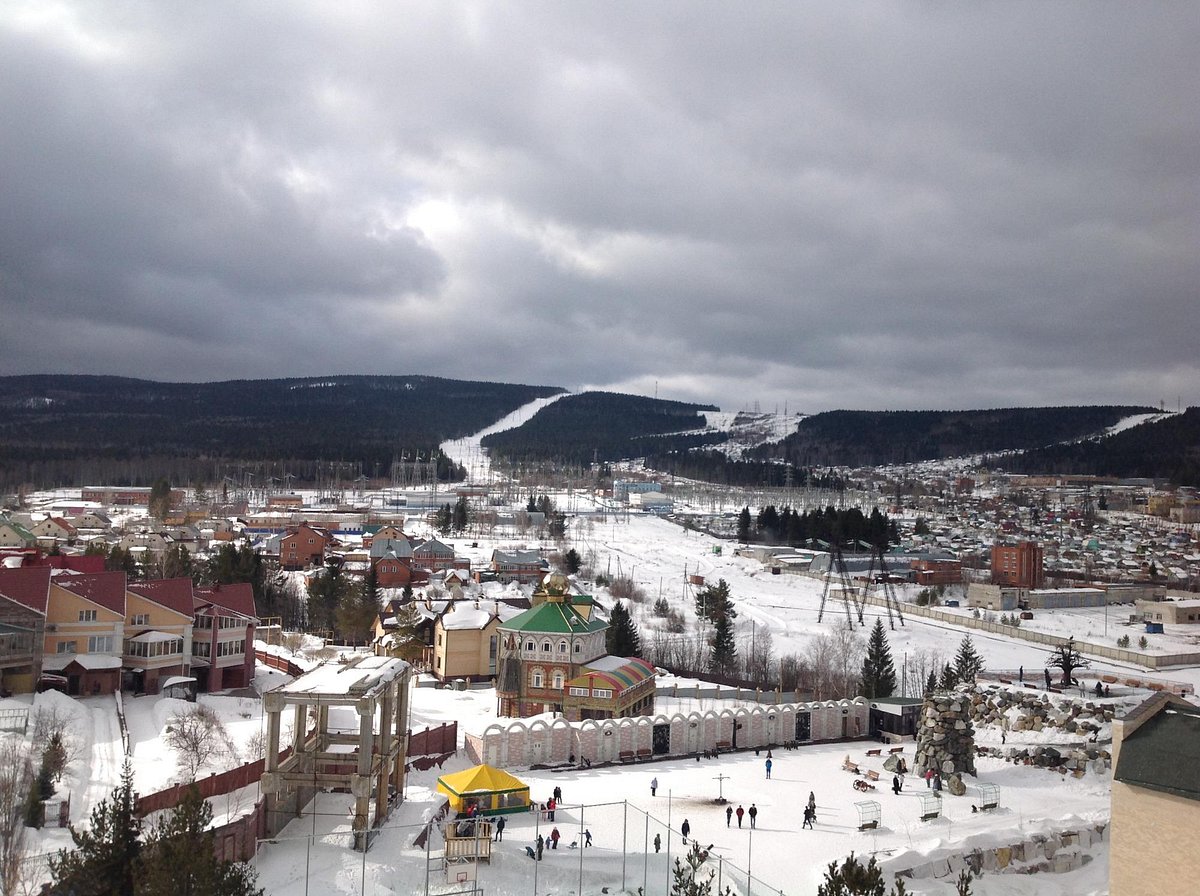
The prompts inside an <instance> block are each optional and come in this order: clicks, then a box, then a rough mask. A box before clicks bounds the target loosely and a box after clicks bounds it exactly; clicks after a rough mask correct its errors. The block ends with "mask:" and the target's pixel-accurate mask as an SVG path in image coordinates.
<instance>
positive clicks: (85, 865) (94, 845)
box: [50, 760, 142, 896]
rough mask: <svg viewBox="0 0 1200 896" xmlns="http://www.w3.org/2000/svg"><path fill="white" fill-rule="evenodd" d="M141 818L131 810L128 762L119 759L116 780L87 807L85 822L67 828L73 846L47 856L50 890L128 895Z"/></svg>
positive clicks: (138, 847) (89, 895)
mask: <svg viewBox="0 0 1200 896" xmlns="http://www.w3.org/2000/svg"><path fill="white" fill-rule="evenodd" d="M141 834H142V822H141V819H139V818H138V817H137V815H136V813H135V812H134V811H133V767H132V766H131V765H130V764H129V761H128V760H126V761H125V767H124V768H123V769H122V770H121V783H120V784H119V785H118V786H117V789H116V790H114V791H113V792H112V795H111V796H109V797H107V798H106V799H103V800H101V801H100V805H98V806H96V807H95V808H94V809H92V814H91V819H90V821H89V823H88V825H87V826H86V827H84V828H81V829H76V828H74V827H72V828H71V839H72V841H74V843H75V848H74V849H73V850H65V849H64V850H61V851H60V852H59V853H58V855H57V856H55V857H53V858H51V859H50V874H51V877H52V878H53V880H54V885H53V888H52V892H53V893H60V894H87V896H133V894H134V869H135V865H136V863H137V859H138V855H139V853H140V851H141Z"/></svg>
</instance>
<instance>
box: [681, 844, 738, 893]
mask: <svg viewBox="0 0 1200 896" xmlns="http://www.w3.org/2000/svg"><path fill="white" fill-rule="evenodd" d="M709 848H710V849H711V848H712V847H711V845H710V846H709ZM706 861H708V850H707V849H703V848H701V846H700V844H699V843H697V842H696V841H695V840H693V841H692V848H691V849H689V850H688V854H687V855H686V856H684V858H683V860H682V861H681V860H680V859H676V860H675V867H674V868H673V869H672V870H671V896H733V891H732V890H731V889H729V887H728V885H726V887H725V889H724V890H719V891H718V890H715V889H714V885H713V878H715V877H716V876H717V872H716V871H714V870H713V869H712V868H711V867H710V868H709V869H708V873H707V874H703V873H702V872H701V870H700V869H701V867H703V865H704V863H705V862H706Z"/></svg>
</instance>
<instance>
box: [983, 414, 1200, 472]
mask: <svg viewBox="0 0 1200 896" xmlns="http://www.w3.org/2000/svg"><path fill="white" fill-rule="evenodd" d="M1004 467H1005V469H1008V470H1012V471H1013V472H1017V473H1026V472H1028V473H1035V472H1036V473H1068V472H1069V473H1085V474H1088V473H1090V474H1093V475H1096V476H1120V477H1145V478H1151V479H1167V480H1170V481H1171V482H1173V483H1174V484H1176V485H1190V486H1196V487H1200V408H1195V407H1192V408H1188V409H1187V410H1186V411H1184V412H1183V413H1182V414H1171V415H1169V416H1166V417H1164V418H1163V419H1160V420H1155V421H1152V422H1149V423H1144V424H1142V425H1141V426H1134V427H1131V428H1129V429H1126V430H1122V431H1121V432H1118V433H1114V434H1113V435H1111V436H1105V437H1104V438H1098V439H1086V440H1084V441H1080V442H1072V443H1069V444H1061V445H1049V446H1046V447H1044V448H1037V449H1035V450H1032V451H1027V452H1024V453H1023V454H1020V455H1018V456H1016V457H1013V458H1008V457H1006V458H1005V459H1004Z"/></svg>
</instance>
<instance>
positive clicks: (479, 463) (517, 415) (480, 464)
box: [441, 392, 572, 482]
mask: <svg viewBox="0 0 1200 896" xmlns="http://www.w3.org/2000/svg"><path fill="white" fill-rule="evenodd" d="M570 394H572V393H570V392H563V393H561V394H559V395H551V396H550V397H549V398H538V399H536V400H535V401H531V402H529V404H524V405H521V407H519V408H517V409H516V410H515V411H513V412H512V413H511V414H507V415H506V416H504V417H501V418H500V419H499V420H497V421H496V422H495V423H493V424H492V425H491V426H489V427H487V428H486V429H482V430H480V431H479V432H477V433H475V435H473V436H466V437H465V438H462V439H451V440H450V441H448V442H443V443H442V445H441V448H442V451H443V452H445V454H446V456H447V457H449V458H450V459H451V460H453V461H454V462H455V463H457V464H461V465H462V466H463V467H465V468H466V470H467V478H468V480H469V481H471V482H488V481H490V480H491V466H490V465H489V464H488V457H487V452H485V451H484V450H483V447H482V446H481V445H480V444H479V442H480V440H481V439H482V438H483V437H484V436H488V435H491V434H492V433H494V432H504V430H506V429H515V428H516V427H518V426H520V425H521V424H522V423H525V422H526V421H528V420H530V419H531V418H532V417H533V415H534V414H536V413H537V412H538V411H540V410H541V409H542V408H544V407H546V406H548V405H552V404H554V402H556V401H558V400H559V399H560V398H563V397H564V396H567V395H570Z"/></svg>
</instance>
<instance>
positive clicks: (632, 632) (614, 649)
mask: <svg viewBox="0 0 1200 896" xmlns="http://www.w3.org/2000/svg"><path fill="white" fill-rule="evenodd" d="M604 640H605V649H606V650H607V651H608V653H609V654H610V655H612V656H641V655H642V639H641V636H640V635H639V634H638V630H637V626H636V625H635V624H634V621H633V617H632V616H630V615H629V611H628V610H627V609H625V606H624V605H623V604H622V603H621V602H620V601H617V602H616V603H615V604H613V608H612V612H611V613H609V614H608V631H607V632H606V633H605V635H604Z"/></svg>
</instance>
